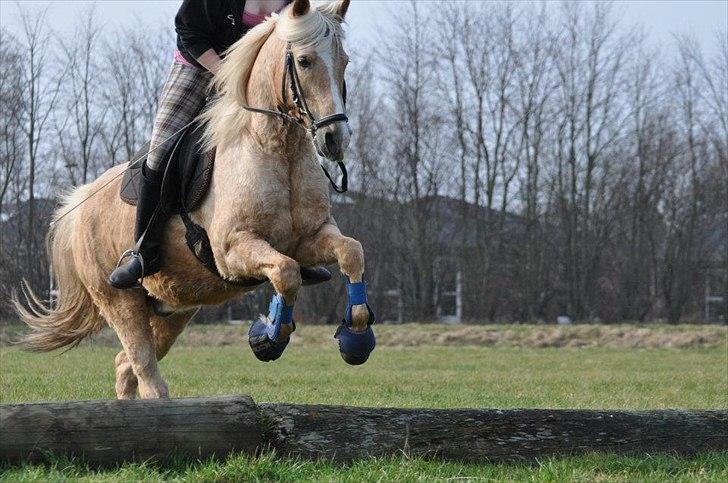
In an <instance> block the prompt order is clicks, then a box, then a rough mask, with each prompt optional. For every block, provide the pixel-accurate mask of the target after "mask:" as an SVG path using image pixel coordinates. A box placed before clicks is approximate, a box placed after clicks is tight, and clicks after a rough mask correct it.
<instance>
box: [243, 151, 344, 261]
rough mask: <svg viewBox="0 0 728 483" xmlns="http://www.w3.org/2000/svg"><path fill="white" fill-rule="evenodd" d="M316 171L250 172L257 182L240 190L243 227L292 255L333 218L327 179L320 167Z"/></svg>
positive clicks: (295, 167) (299, 167)
mask: <svg viewBox="0 0 728 483" xmlns="http://www.w3.org/2000/svg"><path fill="white" fill-rule="evenodd" d="M315 168H318V169H312V167H311V166H307V165H299V164H297V165H293V166H290V167H288V166H279V167H277V169H268V170H266V171H265V172H260V171H258V172H251V173H249V174H248V175H247V177H246V178H247V179H251V180H257V182H253V183H250V184H248V186H247V187H246V188H245V189H239V188H238V190H236V192H237V197H239V204H238V206H239V207H240V209H241V210H243V213H242V220H241V221H242V222H243V224H245V225H249V226H250V228H251V229H253V230H254V231H255V232H256V233H259V234H261V235H263V237H264V238H265V239H266V241H268V243H270V245H271V246H273V248H275V249H276V250H278V251H280V252H282V253H286V254H290V252H291V251H292V250H294V249H295V247H296V246H297V245H298V244H299V243H300V241H301V239H303V238H306V237H309V236H312V235H314V234H315V233H316V232H317V231H318V229H319V228H320V227H321V225H322V224H323V223H325V222H326V221H327V220H328V218H329V216H330V202H329V196H328V186H327V184H326V179H325V178H324V177H323V174H322V173H321V169H320V167H319V166H318V165H315Z"/></svg>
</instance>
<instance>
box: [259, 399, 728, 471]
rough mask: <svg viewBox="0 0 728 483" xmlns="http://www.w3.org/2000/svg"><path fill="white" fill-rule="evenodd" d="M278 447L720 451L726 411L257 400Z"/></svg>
mask: <svg viewBox="0 0 728 483" xmlns="http://www.w3.org/2000/svg"><path fill="white" fill-rule="evenodd" d="M258 408H259V410H260V413H261V417H262V418H263V419H262V421H263V423H262V424H263V428H264V430H266V431H267V436H266V439H268V440H270V445H271V446H272V447H273V448H275V449H276V450H277V451H278V452H279V453H280V454H283V455H291V456H299V457H302V458H307V459H308V458H311V459H336V460H344V461H346V460H351V459H355V458H362V457H367V456H389V455H402V454H409V455H413V456H424V457H436V458H442V459H453V460H464V461H473V462H477V461H486V460H488V461H511V460H532V459H534V458H537V457H543V456H551V455H575V454H583V453H589V452H594V451H602V452H610V453H617V454H654V453H669V454H676V455H691V454H695V453H697V452H701V451H708V450H714V451H728V411H678V410H661V411H588V410H583V411H581V410H547V409H515V410H495V409H484V410H480V409H455V410H434V409H384V408H377V409H375V408H349V407H341V406H309V405H295V404H294V405H291V404H260V405H259V406H258Z"/></svg>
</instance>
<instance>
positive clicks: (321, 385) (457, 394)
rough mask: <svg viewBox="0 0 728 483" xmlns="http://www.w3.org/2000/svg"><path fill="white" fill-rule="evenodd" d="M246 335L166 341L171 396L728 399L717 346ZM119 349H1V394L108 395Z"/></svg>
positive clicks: (10, 397)
mask: <svg viewBox="0 0 728 483" xmlns="http://www.w3.org/2000/svg"><path fill="white" fill-rule="evenodd" d="M242 344H243V343H241V344H240V345H238V346H228V347H214V348H210V347H198V348H193V347H179V348H173V349H172V351H171V352H170V354H169V355H168V356H167V358H165V359H164V360H163V361H162V363H161V370H162V374H163V376H164V377H165V378H166V380H167V382H168V384H169V389H170V393H171V394H172V395H173V396H210V395H219V394H250V395H251V396H253V399H255V400H256V401H258V402H263V401H275V402H291V403H320V404H349V405H357V406H397V407H433V408H454V407H496V408H509V407H529V408H609V409H617V408H629V409H649V408H652V409H658V408H716V407H719V408H720V407H723V408H724V407H728V390H727V388H728V373H727V372H728V371H726V363H727V362H728V361H727V360H726V354H725V351H723V350H722V349H701V350H683V349H645V350H631V349H517V348H477V347H425V346H423V347H415V348H393V347H380V348H377V350H375V352H374V353H373V354H372V357H371V359H370V360H369V361H368V362H367V363H366V364H365V365H363V366H358V367H350V366H348V365H346V364H345V363H344V362H343V361H342V360H341V358H340V356H339V354H338V351H337V350H336V348H335V347H334V346H333V345H332V346H331V347H330V348H327V349H321V348H318V347H314V348H310V347H306V346H304V345H292V346H291V347H290V348H289V349H288V351H287V352H286V353H285V354H284V356H283V357H282V358H281V359H280V360H278V361H276V362H271V363H261V362H258V361H257V360H256V359H255V358H254V357H253V355H252V353H251V352H250V349H249V348H248V347H244V346H243V345H242ZM116 352H117V350H116V349H114V348H111V347H82V348H79V349H74V350H72V351H69V352H67V353H65V354H62V355H54V354H50V355H49V354H29V353H25V352H21V351H19V350H18V349H15V348H10V349H0V364H1V365H2V372H1V376H0V377H1V380H0V402H15V401H25V402H27V401H39V400H59V399H101V398H103V399H108V398H113V397H115V394H114V370H113V360H114V356H115V355H116Z"/></svg>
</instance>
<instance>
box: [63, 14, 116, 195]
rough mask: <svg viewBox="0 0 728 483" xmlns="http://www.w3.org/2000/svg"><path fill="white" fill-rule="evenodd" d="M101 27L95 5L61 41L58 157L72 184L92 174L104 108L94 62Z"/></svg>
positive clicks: (96, 67)
mask: <svg viewBox="0 0 728 483" xmlns="http://www.w3.org/2000/svg"><path fill="white" fill-rule="evenodd" d="M100 35H101V26H100V25H99V24H98V22H97V20H96V11H95V6H92V7H91V8H89V9H87V10H86V12H85V13H84V14H83V15H82V16H80V17H79V19H78V24H77V25H76V28H75V30H74V34H73V36H72V38H71V39H69V40H66V41H64V40H61V42H60V44H61V49H62V53H63V57H64V58H65V59H66V61H67V62H68V65H69V75H68V76H67V77H66V79H65V81H64V84H63V87H64V93H63V99H64V101H65V103H64V109H63V110H62V112H60V113H59V116H56V117H57V118H56V131H57V135H58V145H59V146H58V147H59V149H60V156H61V160H62V161H63V163H64V165H65V168H66V169H67V170H68V176H69V178H70V180H71V184H72V185H74V186H75V185H77V184H86V183H87V182H88V181H90V177H91V176H94V175H95V174H96V170H95V168H96V166H95V164H96V163H97V162H98V161H99V158H100V152H99V149H98V147H97V145H98V144H99V141H100V139H99V138H100V135H101V133H102V129H103V122H104V117H105V115H106V112H107V109H108V107H106V106H103V104H102V102H101V96H100V94H101V89H102V82H103V80H102V77H101V69H100V68H99V65H98V64H97V60H96V59H97V58H98V54H99V53H100V49H99V47H100Z"/></svg>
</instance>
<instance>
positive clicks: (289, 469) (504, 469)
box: [0, 453, 728, 482]
mask: <svg viewBox="0 0 728 483" xmlns="http://www.w3.org/2000/svg"><path fill="white" fill-rule="evenodd" d="M69 480H72V481H77V480H78V481H114V482H116V481H142V480H146V481H158V480H170V481H291V482H300V481H347V482H358V481H377V482H379V481H393V482H408V481H452V480H457V481H475V480H479V481H533V482H542V481H585V482H592V481H654V482H664V481H685V482H693V481H716V482H724V481H726V480H728V458H727V457H726V456H725V455H721V454H715V453H711V454H704V455H701V456H698V457H695V458H673V457H669V456H648V457H642V458H634V457H624V456H622V457H617V456H611V455H603V454H592V455H587V456H580V457H568V458H547V459H543V460H540V461H537V462H535V463H532V464H525V463H519V464H477V465H476V464H462V463H446V462H440V461H428V460H423V459H409V458H406V457H400V458H386V459H369V460H363V461H359V462H356V463H353V464H350V465H334V464H330V463H326V462H309V461H296V460H286V459H280V458H276V457H275V455H272V454H266V455H263V456H261V457H257V458H253V457H248V456H232V457H229V458H228V459H227V460H225V461H224V462H221V461H214V460H208V461H202V462H189V461H184V460H181V461H175V462H173V463H171V464H165V465H161V466H160V465H156V464H149V463H147V464H127V465H123V466H121V467H119V468H115V469H106V470H95V469H93V468H89V467H88V466H86V465H84V464H82V463H79V462H74V461H68V460H64V459H58V460H56V461H55V462H54V463H53V464H51V465H47V466H37V465H36V466H32V465H29V466H24V467H16V468H5V469H2V467H0V481H38V482H41V481H42V482H46V481H69Z"/></svg>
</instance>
